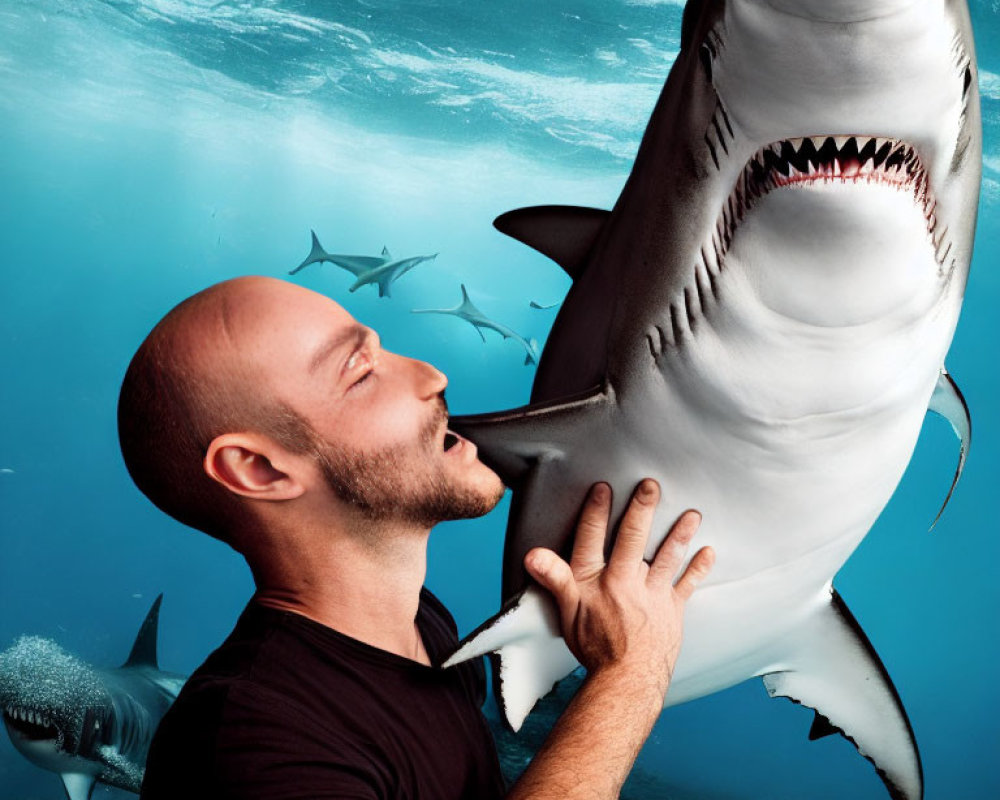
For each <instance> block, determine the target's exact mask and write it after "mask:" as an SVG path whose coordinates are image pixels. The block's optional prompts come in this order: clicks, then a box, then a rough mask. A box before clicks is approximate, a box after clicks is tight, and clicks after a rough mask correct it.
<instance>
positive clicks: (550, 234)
mask: <svg viewBox="0 0 1000 800" xmlns="http://www.w3.org/2000/svg"><path fill="white" fill-rule="evenodd" d="M610 213H611V212H609V211H604V210H603V209H600V208H584V207H582V206H531V207H529V208H518V209H515V210H514V211H508V212H507V213H506V214H501V215H500V216H499V217H497V218H496V219H495V220H493V225H494V227H495V228H496V229H497V230H498V231H500V232H501V233H505V234H507V235H508V236H510V237H512V238H514V239H517V240H518V241H519V242H524V244H526V245H528V247H533V248H534V249H535V250H537V251H538V252H539V253H542V254H544V255H547V256H548V257H549V258H551V259H552V260H553V261H555V262H556V263H557V264H558V265H559V266H560V267H562V268H563V269H564V270H566V273H567V274H568V275H569V276H570V277H571V278H572V279H573V280H576V279H577V278H579V277H580V275H581V274H582V273H583V269H584V267H585V266H586V264H587V257H588V256H589V255H590V251H591V250H592V249H593V247H594V242H595V241H597V237H598V235H599V234H600V232H601V229H602V228H603V227H604V223H605V222H606V221H607V219H608V217H609V216H610Z"/></svg>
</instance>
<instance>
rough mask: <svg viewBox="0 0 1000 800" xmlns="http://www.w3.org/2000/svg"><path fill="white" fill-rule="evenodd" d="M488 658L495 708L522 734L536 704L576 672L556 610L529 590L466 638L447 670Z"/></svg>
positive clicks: (541, 592) (537, 592)
mask: <svg viewBox="0 0 1000 800" xmlns="http://www.w3.org/2000/svg"><path fill="white" fill-rule="evenodd" d="M485 654H489V655H490V657H491V661H492V663H493V675H494V687H495V694H496V697H497V703H498V704H499V705H500V710H501V712H502V713H503V717H504V720H505V721H506V722H507V724H508V725H509V726H510V727H511V729H512V730H514V731H517V730H519V729H520V727H521V725H522V723H523V722H524V719H525V717H527V716H528V714H529V713H530V711H531V709H532V708H534V706H535V703H537V702H538V700H539V699H541V698H542V697H544V696H545V695H547V694H548V693H549V692H550V691H552V688H553V687H554V686H555V685H556V683H557V682H558V681H559V680H561V679H562V678H564V677H565V676H566V675H568V674H569V673H570V672H572V671H573V670H574V669H576V667H578V666H579V662H577V660H576V658H575V657H574V656H573V654H572V653H571V652H570V650H569V648H568V647H566V642H565V641H564V640H563V638H562V636H561V635H560V634H559V620H558V619H557V617H556V612H555V606H554V604H553V603H552V601H551V599H550V598H549V597H548V596H547V594H546V592H545V590H543V589H541V588H539V587H537V586H532V587H530V588H528V589H526V590H525V591H524V592H523V593H522V594H521V595H519V596H518V597H516V598H515V599H514V600H513V601H512V602H511V603H510V604H508V605H507V606H505V608H504V609H503V610H501V611H500V613H499V614H497V615H496V616H495V617H493V618H492V619H491V620H488V621H487V622H486V623H484V624H483V625H482V626H481V627H480V628H479V629H477V630H476V631H474V632H473V633H472V634H470V635H469V636H468V637H466V639H465V640H464V641H463V642H462V644H461V645H460V646H459V648H458V650H456V651H455V653H454V654H453V655H452V656H451V657H450V658H449V659H448V660H447V661H445V662H444V666H445V667H451V666H454V665H455V664H460V663H462V662H463V661H467V660H469V659H470V658H476V657H478V656H482V655H485Z"/></svg>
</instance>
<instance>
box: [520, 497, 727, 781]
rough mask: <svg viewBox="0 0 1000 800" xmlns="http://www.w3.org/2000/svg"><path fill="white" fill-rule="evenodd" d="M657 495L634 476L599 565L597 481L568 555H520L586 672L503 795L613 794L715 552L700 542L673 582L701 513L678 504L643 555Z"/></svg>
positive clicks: (646, 729)
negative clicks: (677, 512) (677, 514)
mask: <svg viewBox="0 0 1000 800" xmlns="http://www.w3.org/2000/svg"><path fill="white" fill-rule="evenodd" d="M659 499H660V490H659V486H658V485H657V484H656V482H655V481H652V480H648V479H647V480H645V481H643V482H642V483H641V484H639V487H638V488H637V489H636V492H635V494H634V495H633V496H632V501H631V503H630V504H629V507H628V510H627V511H626V512H625V516H624V518H623V519H622V523H621V526H620V527H619V531H618V538H617V540H616V542H615V546H614V550H613V551H612V553H611V556H610V558H609V559H608V562H607V563H605V561H604V542H605V537H606V534H607V527H608V517H609V514H610V510H611V490H610V487H608V486H607V485H606V484H597V485H596V486H594V487H593V488H592V489H591V492H590V494H589V495H588V497H587V500H586V502H585V504H584V507H583V512H582V514H581V517H580V522H579V525H578V526H577V532H576V540H575V542H574V545H573V555H572V559H571V561H570V563H569V564H567V563H566V562H565V561H563V560H562V559H561V558H560V557H559V556H558V555H556V554H555V553H553V552H552V551H551V550H545V549H543V548H536V549H534V550H532V551H531V552H529V553H528V555H527V556H526V557H525V566H526V567H527V569H528V572H529V573H530V574H531V576H532V577H533V578H534V579H535V580H536V581H538V582H539V583H540V584H541V585H542V586H544V587H545V588H546V589H548V590H549V591H550V592H551V593H552V594H553V596H554V598H555V601H556V603H557V605H558V607H559V616H560V621H561V625H562V632H563V637H564V638H565V639H566V644H567V645H569V648H570V650H571V651H572V652H573V655H575V656H576V657H577V659H578V660H579V661H580V663H581V664H583V666H584V667H585V668H586V670H587V678H586V679H585V680H584V682H583V685H582V686H581V687H580V690H579V691H578V692H577V694H576V696H575V697H574V698H573V700H572V702H571V703H570V704H569V706H568V707H567V708H566V711H565V712H564V713H563V715H562V716H561V717H560V718H559V720H558V722H557V723H556V725H555V727H554V728H553V729H552V732H551V733H550V734H549V737H548V739H546V741H545V743H544V744H543V745H542V747H541V748H540V749H539V751H538V753H537V754H536V755H535V758H534V759H533V760H532V762H531V764H530V765H529V766H528V768H527V770H525V772H524V774H523V775H522V776H521V777H520V779H519V780H518V781H517V783H515V784H514V786H513V787H512V788H511V791H510V792H509V793H508V795H507V798H508V800H528V799H529V798H530V799H531V800H544V798H553V800H556V799H558V800H578V799H582V798H587V800H603V799H604V798H615V797H618V793H619V791H620V790H621V787H622V784H623V783H624V782H625V778H626V777H627V776H628V773H629V770H631V768H632V765H633V763H634V762H635V759H636V757H637V756H638V754H639V750H640V748H641V747H642V744H643V742H645V741H646V737H647V736H649V733H650V731H651V730H652V728H653V724H654V723H655V722H656V718H657V716H658V715H659V713H660V711H661V709H662V708H663V701H664V698H665V696H666V692H667V687H668V686H669V684H670V677H671V674H672V672H673V668H674V663H675V662H676V661H677V656H678V654H679V653H680V646H681V632H682V622H683V613H684V604H685V603H686V602H687V599H688V598H689V597H690V596H691V594H692V592H693V591H694V589H695V586H696V584H697V583H698V582H699V581H700V580H701V579H702V578H704V577H705V575H706V574H708V571H709V570H710V569H711V567H712V564H713V562H714V558H715V556H714V554H713V552H712V550H711V549H710V548H707V547H706V548H702V549H701V550H699V551H698V553H696V554H695V556H694V558H692V559H691V562H690V563H689V564H688V567H687V569H686V570H684V573H683V574H682V575H681V577H680V579H679V580H678V581H677V582H676V584H674V582H673V581H674V578H675V576H676V574H677V572H678V570H679V568H680V565H681V563H682V562H683V560H684V556H685V553H686V552H687V547H688V544H689V543H690V541H691V538H692V537H693V536H694V534H695V531H696V530H697V529H698V525H699V523H700V521H701V517H700V515H698V514H697V513H696V512H693V511H688V512H685V513H684V514H683V515H682V516H681V518H680V519H679V520H678V522H677V523H676V524H675V525H674V527H673V529H672V530H671V531H670V533H669V535H668V536H667V538H666V539H664V541H663V543H662V544H661V545H660V548H659V550H658V551H657V553H656V557H655V559H654V560H653V562H652V563H651V564H647V563H646V562H645V561H644V560H643V552H644V550H645V547H646V541H647V539H648V538H649V530H650V527H651V526H652V522H653V512H654V511H655V510H656V505H657V503H658V502H659Z"/></svg>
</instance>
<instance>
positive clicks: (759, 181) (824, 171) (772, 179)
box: [737, 136, 927, 198]
mask: <svg viewBox="0 0 1000 800" xmlns="http://www.w3.org/2000/svg"><path fill="white" fill-rule="evenodd" d="M817 181H843V182H846V181H855V182H858V181H868V182H877V183H888V184H892V185H896V186H900V187H911V188H913V189H914V191H918V192H920V193H921V194H925V193H926V189H927V172H926V170H924V168H923V165H922V164H921V163H920V160H919V158H918V157H917V153H916V151H915V150H914V149H913V147H912V146H911V145H909V144H907V143H905V142H901V141H898V140H896V139H882V138H878V137H874V136H873V137H867V138H865V137H860V136H825V137H820V136H806V137H803V138H799V139H785V140H784V141H780V142H773V143H772V144H769V145H765V146H764V147H762V148H761V149H760V150H758V151H757V153H756V154H755V155H754V157H753V158H752V159H750V161H749V162H748V163H747V165H746V167H745V168H744V170H743V176H742V179H741V181H740V183H742V187H740V186H739V184H737V188H742V189H743V193H744V196H745V197H749V198H753V197H755V196H756V197H760V196H761V195H764V194H766V193H767V192H769V191H772V190H774V189H777V188H780V187H783V186H791V185H793V184H801V183H807V182H817Z"/></svg>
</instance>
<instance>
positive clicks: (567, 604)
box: [524, 547, 580, 619]
mask: <svg viewBox="0 0 1000 800" xmlns="http://www.w3.org/2000/svg"><path fill="white" fill-rule="evenodd" d="M524 566H525V569H527V570H528V574H529V575H531V577H532V578H534V579H535V580H536V581H538V583H540V584H541V585H542V586H543V587H544V588H545V589H547V590H548V591H549V592H551V593H552V596H553V597H554V598H555V601H556V604H557V605H558V606H559V612H560V615H561V616H562V618H563V619H568V618H570V617H572V616H573V615H574V614H575V613H576V609H577V606H578V605H579V603H580V589H579V587H578V586H577V583H576V578H574V577H573V570H572V569H571V568H570V566H569V564H567V563H566V562H565V561H563V560H562V559H561V558H560V557H559V556H558V555H556V554H555V553H553V552H552V551H551V550H547V549H546V548H544V547H536V548H534V549H533V550H529V551H528V554H527V555H526V556H525V557H524Z"/></svg>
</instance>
